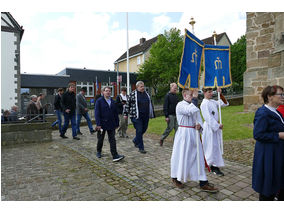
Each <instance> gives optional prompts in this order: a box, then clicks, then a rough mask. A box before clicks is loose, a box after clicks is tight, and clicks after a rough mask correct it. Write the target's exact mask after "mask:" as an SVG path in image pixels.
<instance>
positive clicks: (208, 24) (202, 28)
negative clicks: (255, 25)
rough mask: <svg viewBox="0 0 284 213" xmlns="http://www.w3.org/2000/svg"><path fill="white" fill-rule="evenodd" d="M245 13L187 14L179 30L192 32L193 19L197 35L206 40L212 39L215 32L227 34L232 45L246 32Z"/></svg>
mask: <svg viewBox="0 0 284 213" xmlns="http://www.w3.org/2000/svg"><path fill="white" fill-rule="evenodd" d="M244 16H245V13H238V12H230V13H228V12H222V13H221V12H213V11H212V12H210V11H209V12H206V13H200V12H198V11H192V12H187V13H184V14H183V15H182V18H181V20H180V22H179V25H178V28H179V29H180V30H181V31H182V32H184V28H187V29H188V30H190V31H191V30H192V28H191V25H189V21H190V19H191V17H193V18H194V20H195V21H196V23H195V25H194V32H195V35H196V36H197V37H198V38H200V39H204V38H207V37H210V36H211V35H212V34H213V31H214V30H215V31H216V32H217V33H218V34H219V33H223V32H226V33H227V35H228V36H229V38H230V40H231V42H232V43H234V42H236V41H237V39H238V38H240V37H241V36H242V35H244V34H245V32H246V19H245V18H243V17H244Z"/></svg>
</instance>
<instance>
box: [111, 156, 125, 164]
mask: <svg viewBox="0 0 284 213" xmlns="http://www.w3.org/2000/svg"><path fill="white" fill-rule="evenodd" d="M123 158H124V155H117V156H115V157H114V158H113V160H112V161H113V162H116V161H120V160H122V159H123Z"/></svg>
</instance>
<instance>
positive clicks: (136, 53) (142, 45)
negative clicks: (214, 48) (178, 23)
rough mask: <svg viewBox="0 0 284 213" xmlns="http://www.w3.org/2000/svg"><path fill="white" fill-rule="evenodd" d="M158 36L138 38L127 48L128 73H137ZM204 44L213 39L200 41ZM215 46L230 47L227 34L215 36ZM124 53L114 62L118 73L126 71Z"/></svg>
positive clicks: (211, 42) (212, 41) (212, 42)
mask: <svg viewBox="0 0 284 213" xmlns="http://www.w3.org/2000/svg"><path fill="white" fill-rule="evenodd" d="M160 35H161V34H160ZM158 37H159V35H158V36H156V37H154V38H151V39H149V40H146V39H145V38H140V42H139V44H137V45H135V46H133V47H131V48H129V72H130V73H131V72H135V73H136V72H137V71H138V69H139V67H140V66H141V65H142V64H143V63H144V61H146V60H147V58H149V56H150V49H151V47H152V45H153V44H154V43H155V42H156V41H157V40H158ZM202 41H203V42H204V43H205V44H212V45H214V37H213V36H211V37H208V38H205V39H203V40H202ZM216 43H217V45H221V46H231V45H232V43H231V41H230V39H229V37H228V36H227V34H226V33H225V32H224V33H220V34H217V36H216ZM126 54H127V53H126V52H125V53H123V54H122V55H121V56H120V57H119V58H118V59H117V60H116V61H115V62H114V70H115V71H116V70H119V72H126V71H127V62H126Z"/></svg>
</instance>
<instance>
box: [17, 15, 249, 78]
mask: <svg viewBox="0 0 284 213" xmlns="http://www.w3.org/2000/svg"><path fill="white" fill-rule="evenodd" d="M12 15H13V16H14V18H15V19H16V20H17V21H18V22H19V24H20V25H23V26H24V29H25V32H24V36H23V39H22V43H21V71H22V72H27V73H45V74H55V73H58V72H59V71H61V70H62V69H64V68H65V67H78V68H83V67H87V68H90V69H102V70H107V69H111V70H113V68H114V65H113V62H114V61H115V60H116V59H117V58H118V57H120V56H121V55H122V54H123V53H124V52H125V51H126V31H125V29H122V28H121V26H120V24H119V22H118V21H114V22H111V21H110V20H111V17H110V16H111V15H112V14H111V13H91V12H78V13H72V15H70V14H69V15H66V14H63V15H62V16H58V14H57V15H54V14H53V16H50V14H48V13H45V14H44V15H45V16H43V15H42V13H41V14H40V13H32V12H29V13H22V12H21V11H20V12H13V13H12ZM49 16H50V17H49ZM191 16H193V17H194V18H195V20H196V24H195V33H196V35H197V36H198V37H199V38H200V39H203V38H206V37H209V36H211V35H212V32H213V31H214V30H216V32H217V33H222V32H226V33H227V34H228V36H229V38H230V39H231V42H232V43H233V42H235V41H236V40H237V38H239V37H240V36H241V35H243V34H244V33H245V27H246V26H245V13H237V12H236V13H233V12H231V13H216V14H213V13H209V12H207V13H200V12H198V11H193V12H188V13H184V14H183V15H182V17H181V19H180V21H179V22H178V23H174V22H173V21H172V20H171V18H170V17H169V16H167V15H165V14H162V15H161V14H157V16H156V17H154V18H153V21H152V23H151V24H152V25H151V28H150V29H151V30H150V31H149V32H141V31H138V30H129V47H132V46H134V45H136V44H138V43H139V39H140V38H141V37H144V38H146V39H150V38H152V37H154V36H156V35H158V34H160V33H163V32H164V30H165V29H167V30H169V29H170V28H171V27H177V28H179V29H180V30H181V32H182V33H183V32H184V28H185V27H186V28H188V29H190V30H191V28H190V26H189V24H188V22H189V20H190V18H191ZM139 21H141V20H137V22H138V23H139Z"/></svg>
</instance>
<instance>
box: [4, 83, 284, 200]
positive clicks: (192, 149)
mask: <svg viewBox="0 0 284 213" xmlns="http://www.w3.org/2000/svg"><path fill="white" fill-rule="evenodd" d="M75 88H76V87H75V84H73V83H69V85H68V88H67V91H66V92H64V90H63V89H62V88H59V89H58V91H57V92H58V93H57V95H56V96H55V99H54V109H55V112H56V116H57V120H56V121H55V122H54V123H53V124H52V126H55V125H58V129H59V134H60V137H61V138H63V139H65V138H67V136H66V135H65V133H66V131H67V129H68V126H69V121H71V128H72V137H73V139H75V140H80V138H79V137H78V135H82V134H83V133H82V132H81V131H80V123H81V119H82V117H84V118H85V119H86V121H87V124H88V128H89V131H90V134H94V133H95V132H97V153H96V157H98V158H101V157H103V155H102V147H103V141H104V137H105V133H107V134H108V141H109V143H110V153H111V155H112V158H113V161H114V162H115V161H120V160H122V159H123V158H124V157H125V156H124V155H120V154H118V151H117V146H116V136H115V135H116V130H117V133H118V136H119V137H120V138H128V137H129V136H128V135H127V127H128V118H130V120H131V122H132V124H133V126H134V128H135V131H136V133H135V136H134V138H133V139H132V142H133V145H134V146H135V147H136V148H137V149H138V152H140V153H141V154H146V153H147V151H146V150H145V147H144V141H143V135H144V133H145V132H146V131H147V128H148V123H149V119H151V118H154V117H155V112H154V105H153V103H152V100H151V97H150V95H149V94H148V93H147V91H146V90H145V87H144V82H142V81H138V82H137V83H136V89H135V90H133V91H132V92H131V93H130V94H127V90H126V88H122V89H121V94H119V95H118V96H117V98H116V100H115V101H114V100H113V99H112V98H111V87H109V86H106V87H104V88H102V90H101V94H99V95H97V96H96V102H95V110H94V112H95V113H94V114H95V121H96V127H95V128H93V124H92V121H91V119H90V115H89V114H88V107H87V101H86V98H85V94H86V88H85V87H83V88H81V90H80V92H79V93H78V94H77V95H76V94H75ZM177 91H178V87H177V84H176V83H171V84H170V90H169V92H168V93H167V94H166V95H165V98H164V105H163V111H164V116H165V122H166V123H167V127H166V129H165V131H164V133H163V134H162V136H161V138H160V141H159V144H160V146H163V144H164V141H165V139H166V138H167V136H168V135H169V134H170V132H171V131H172V130H173V129H174V130H175V135H174V144H173V151H172V156H171V163H170V166H171V173H170V176H171V179H172V182H173V184H174V185H175V186H176V187H178V188H184V183H185V182H187V181H188V180H191V181H199V185H200V189H201V190H202V191H206V192H211V193H215V192H217V191H218V188H216V187H215V186H214V184H212V183H209V182H208V180H207V176H206V172H205V170H206V169H208V171H209V172H212V173H213V174H215V175H217V176H219V177H222V176H224V175H225V174H224V173H223V172H222V171H221V169H220V168H222V167H224V166H225V163H224V159H223V140H222V129H223V124H221V123H220V122H219V120H220V118H219V110H218V107H226V106H228V105H229V102H228V101H227V100H226V98H225V97H224V96H223V95H222V90H221V88H217V92H218V93H219V94H220V99H218V100H214V99H213V98H212V97H213V89H212V88H203V89H202V91H203V94H204V99H203V100H202V102H201V104H200V108H199V106H198V90H197V89H194V90H191V89H187V88H185V89H183V90H182V100H179V98H178V95H177ZM261 97H262V99H263V102H264V104H263V105H262V106H261V107H260V108H259V109H258V110H257V111H256V113H255V118H254V128H253V137H254V139H255V140H256V144H255V150H254V158H253V168H252V188H253V189H254V190H255V191H256V192H257V193H259V200H261V201H262V200H263V201H269V200H270V201H271V200H275V199H278V200H281V201H283V200H284V93H283V88H282V87H280V86H267V87H266V88H264V90H263V91H262V94H261ZM43 98H44V95H43V94H40V95H39V96H38V97H37V96H35V95H32V96H31V100H30V102H29V104H28V106H27V115H28V117H27V119H33V117H34V116H36V115H38V114H42V113H43V110H44V107H43V106H42V103H41V101H42V99H43ZM17 111H18V108H17V107H16V106H13V107H12V109H11V111H10V112H6V114H9V115H10V118H11V119H16V118H17V116H16V115H17ZM76 114H77V119H76ZM62 115H63V117H64V124H63V126H62ZM2 117H4V116H2ZM6 117H7V116H6Z"/></svg>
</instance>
